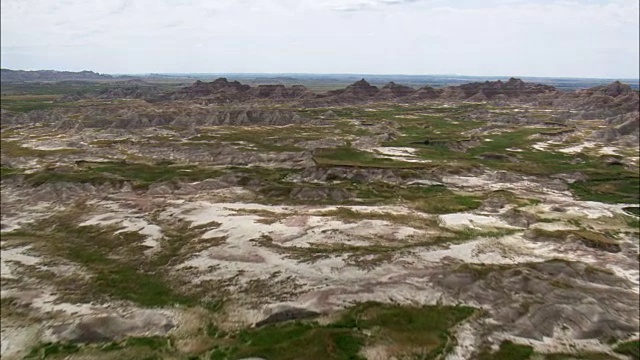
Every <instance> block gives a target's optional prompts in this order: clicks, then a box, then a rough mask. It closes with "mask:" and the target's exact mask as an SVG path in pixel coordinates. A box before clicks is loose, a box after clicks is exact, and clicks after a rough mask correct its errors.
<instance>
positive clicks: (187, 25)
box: [0, 0, 640, 77]
mask: <svg viewBox="0 0 640 360" xmlns="http://www.w3.org/2000/svg"><path fill="white" fill-rule="evenodd" d="M0 4H1V9H0V11H1V12H0V16H1V23H0V26H1V29H2V33H1V37H2V39H1V40H2V42H1V44H0V51H1V53H2V66H3V67H10V68H25V67H27V66H29V67H37V68H58V69H71V70H73V69H87V68H89V69H93V70H96V71H100V72H118V73H126V72H325V73H331V72H333V73H336V72H351V73H405V74H406V73H420V74H434V73H436V74H437V73H458V74H469V75H521V76H524V75H532V76H589V77H637V76H638V66H637V64H638V62H639V55H638V52H639V51H638V47H639V44H640V41H639V35H638V27H639V21H638V17H639V13H640V10H639V5H638V1H637V0H586V1H568V0H567V1H564V0H563V1H561V0H557V1H556V0H537V1H528V0H486V1H482V2H479V1H476V0H458V1H456V2H450V1H444V0H259V1H258V0H218V1H205V0H174V1H171V2H169V1H154V0H119V1H110V0H84V1H81V0H66V1H64V2H51V1H48V0H3V1H2V2H0ZM25 24H28V26H25Z"/></svg>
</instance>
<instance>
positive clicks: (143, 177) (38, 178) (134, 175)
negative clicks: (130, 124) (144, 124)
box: [27, 161, 222, 188]
mask: <svg viewBox="0 0 640 360" xmlns="http://www.w3.org/2000/svg"><path fill="white" fill-rule="evenodd" d="M65 170H67V171H65ZM221 174H222V173H221V172H220V171H219V170H215V169H207V168H199V167H197V166H192V165H171V164H169V163H156V164H140V163H130V162H126V161H122V162H99V163H91V162H82V163H78V165H77V166H76V167H75V168H72V169H59V168H58V169H55V168H54V169H45V170H42V171H39V172H35V173H33V174H29V176H27V181H28V182H29V183H30V184H32V185H36V186H37V185H41V184H44V183H50V182H63V181H64V182H80V183H93V184H100V183H120V182H124V181H128V182H131V183H133V185H134V186H135V187H138V188H147V187H148V186H149V185H151V184H153V183H157V182H168V181H176V180H185V181H198V180H204V179H208V178H212V177H216V176H219V175H221Z"/></svg>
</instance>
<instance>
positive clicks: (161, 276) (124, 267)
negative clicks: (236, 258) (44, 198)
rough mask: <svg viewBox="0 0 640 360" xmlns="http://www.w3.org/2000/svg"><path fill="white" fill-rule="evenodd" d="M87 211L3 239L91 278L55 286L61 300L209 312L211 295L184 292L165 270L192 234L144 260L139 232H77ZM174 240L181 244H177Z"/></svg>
mask: <svg viewBox="0 0 640 360" xmlns="http://www.w3.org/2000/svg"><path fill="white" fill-rule="evenodd" d="M83 211H84V210H83V209H81V208H80V209H74V210H73V211H71V210H69V211H67V212H64V213H58V214H56V215H53V216H51V217H49V218H47V219H44V220H41V221H39V222H37V223H34V224H30V225H28V226H27V227H25V229H24V230H23V231H22V232H20V233H5V234H3V241H28V242H29V243H31V245H32V246H33V247H34V249H35V250H36V251H39V252H42V253H46V254H50V255H51V256H54V257H58V258H63V259H66V260H68V261H71V262H72V263H74V264H78V265H80V267H81V268H82V269H83V271H86V272H88V273H89V274H90V275H91V276H90V277H88V278H87V279H84V280H77V279H76V278H74V277H73V276H72V275H70V276H69V277H60V278H56V279H52V280H51V281H52V282H53V283H55V284H56V286H57V287H58V291H59V293H60V295H61V296H62V298H65V299H68V300H69V301H73V302H91V301H96V302H100V303H105V302H109V301H113V299H117V300H127V301H131V302H133V303H136V304H138V305H140V306H143V307H162V306H173V305H184V306H202V307H205V308H207V307H206V305H207V304H208V302H210V301H211V296H210V295H207V292H208V291H211V289H205V288H203V289H201V290H200V289H199V290H197V291H195V290H194V291H193V292H187V291H186V290H181V287H180V285H181V283H180V280H179V279H176V278H175V277H173V276H172V274H171V273H170V272H167V270H168V269H169V268H168V267H167V264H169V263H170V262H171V261H174V260H176V259H181V258H182V256H183V255H184V254H183V253H182V252H181V251H180V249H181V247H184V246H186V245H185V243H186V242H187V241H186V240H184V239H186V238H188V237H190V236H194V237H195V236H196V235H195V233H194V231H189V230H187V231H183V232H182V235H181V236H180V237H179V238H178V237H176V236H172V234H171V233H170V232H168V233H167V236H166V237H165V238H163V240H162V241H163V246H162V248H161V249H159V250H158V253H157V254H155V255H154V256H148V255H146V254H144V251H145V250H147V249H148V248H147V247H146V246H144V245H142V243H143V241H144V236H143V235H141V234H139V233H137V232H120V233H116V231H117V230H119V229H118V227H116V226H78V225H77V223H78V222H79V221H80V214H82V212H83ZM204 231H206V229H200V230H197V231H195V232H197V234H201V233H202V232H204ZM173 235H175V234H173ZM176 238H177V239H178V240H181V241H182V242H181V243H178V244H176V242H177V241H178V240H177V239H176ZM72 278H73V279H72ZM179 289H180V290H179ZM201 292H202V293H201ZM222 292H223V291H222V290H219V291H218V292H217V293H218V294H220V293H222Z"/></svg>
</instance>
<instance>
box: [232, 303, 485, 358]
mask: <svg viewBox="0 0 640 360" xmlns="http://www.w3.org/2000/svg"><path fill="white" fill-rule="evenodd" d="M473 312H474V309H473V308H469V307H452V306H423V307H402V306H397V305H384V304H379V303H364V304H360V305H356V306H355V307H353V308H351V309H349V310H346V311H345V312H344V313H343V315H342V316H341V318H340V319H339V320H338V321H337V322H335V323H333V324H329V325H324V326H321V325H318V324H316V323H303V322H294V323H285V324H280V325H271V326H267V327H264V328H260V329H258V330H246V331H244V332H242V333H241V334H240V335H239V336H238V340H239V343H238V344H236V345H235V346H236V348H237V350H236V351H234V356H235V357H236V358H242V357H250V356H256V357H263V358H267V359H273V360H288V359H291V360H293V359H309V360H314V359H345V360H346V359H362V357H361V356H360V355H359V352H360V350H361V349H362V347H363V346H366V345H373V344H376V345H386V346H388V348H389V349H390V352H391V353H390V354H389V355H390V356H396V357H400V358H404V357H408V358H411V357H413V356H419V357H420V358H423V359H435V358H436V357H437V356H439V355H441V354H445V353H446V352H448V351H450V350H451V348H452V346H453V344H454V341H455V340H454V338H453V337H452V336H451V334H450V332H449V329H450V328H451V327H453V326H454V325H455V324H457V323H459V322H461V321H463V320H464V319H466V318H467V317H469V316H471V314H473ZM365 333H368V335H364V334H365Z"/></svg>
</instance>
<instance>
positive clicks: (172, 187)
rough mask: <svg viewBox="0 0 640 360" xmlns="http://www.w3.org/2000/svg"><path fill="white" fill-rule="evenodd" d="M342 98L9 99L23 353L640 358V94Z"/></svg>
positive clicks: (8, 212)
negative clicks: (639, 343)
mask: <svg viewBox="0 0 640 360" xmlns="http://www.w3.org/2000/svg"><path fill="white" fill-rule="evenodd" d="M92 74H95V73H92ZM95 75H96V76H102V75H99V74H95ZM92 76H93V75H92ZM3 81H4V80H3ZM320 88H322V89H323V90H322V91H318V88H317V87H314V86H313V85H309V84H307V85H296V84H289V83H286V84H246V83H242V82H240V81H238V80H233V79H231V80H229V79H226V78H219V79H215V80H213V81H200V80H198V81H196V82H193V83H189V84H181V83H180V82H167V81H163V82H158V81H151V80H149V79H147V80H140V79H125V80H120V81H114V80H113V79H100V81H95V82H92V81H85V80H83V81H76V80H69V81H57V82H50V83H42V82H36V83H29V82H20V81H17V82H12V83H10V84H9V83H6V84H5V83H3V90H2V113H1V125H2V132H1V141H2V143H1V158H0V160H1V170H2V172H1V195H2V208H1V216H2V229H1V243H0V244H1V247H0V250H1V255H2V257H1V270H2V272H1V280H2V291H1V299H2V312H1V316H2V358H3V359H22V358H28V359H43V358H46V359H143V358H144V359H245V358H262V359H268V360H271V359H274V360H276V359H310V360H313V359H370V360H373V359H381V360H382V359H447V360H463V359H480V360H485V359H487V360H488V359H512V360H527V359H529V360H552V359H553V360H559V359H566V360H569V359H575V360H578V359H587V360H588V359H592V360H596V359H600V360H602V359H638V358H639V356H640V355H639V350H638V336H639V330H638V326H639V307H638V296H639V295H640V293H639V286H640V271H638V267H639V262H638V261H639V258H640V257H639V245H640V243H639V232H640V229H639V226H640V223H639V221H640V218H639V216H640V212H639V210H640V207H639V206H640V205H639V203H640V198H639V193H640V188H639V181H640V179H639V177H640V176H639V170H638V169H639V163H638V162H639V156H640V151H639V147H638V146H639V131H640V130H639V128H640V117H639V112H638V106H639V105H638V104H639V100H638V99H639V97H638V91H637V90H634V89H633V88H631V87H630V86H629V85H627V84H624V83H622V82H618V81H612V82H611V83H608V84H605V85H597V86H594V87H589V88H584V89H577V90H571V91H566V90H564V89H559V88H557V87H554V86H553V85H549V84H536V83H531V82H525V81H523V80H521V79H517V78H511V79H508V80H496V81H484V82H470V83H464V84H457V85H448V86H440V87H432V86H430V85H422V86H416V85H415V84H411V86H407V85H402V84H400V83H395V82H389V83H386V84H384V85H372V84H371V83H369V82H368V81H367V80H365V79H361V80H357V81H355V82H353V83H352V84H350V85H348V86H346V87H341V88H335V87H331V88H330V89H324V87H320ZM325 90H326V91H325Z"/></svg>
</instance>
